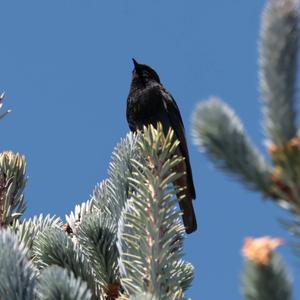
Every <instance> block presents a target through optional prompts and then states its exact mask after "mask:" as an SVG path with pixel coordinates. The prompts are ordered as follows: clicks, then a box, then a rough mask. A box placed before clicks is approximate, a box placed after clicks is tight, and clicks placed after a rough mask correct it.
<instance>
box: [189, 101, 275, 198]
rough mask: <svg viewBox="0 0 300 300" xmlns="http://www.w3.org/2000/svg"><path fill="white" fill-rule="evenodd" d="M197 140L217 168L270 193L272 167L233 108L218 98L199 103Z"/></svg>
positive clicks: (194, 121) (194, 128)
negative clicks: (247, 132) (251, 139)
mask: <svg viewBox="0 0 300 300" xmlns="http://www.w3.org/2000/svg"><path fill="white" fill-rule="evenodd" d="M192 135H193V138H194V143H195V144H196V145H198V146H199V147H200V149H201V150H204V151H205V153H206V154H207V155H208V157H209V158H210V159H211V160H212V162H213V163H214V164H215V166H216V167H217V168H220V169H222V170H225V171H227V172H229V173H230V174H232V175H234V176H235V177H236V178H238V179H240V180H241V181H242V183H243V184H244V185H245V186H246V187H248V188H250V189H252V190H257V191H261V192H263V193H264V194H266V195H270V194H271V190H270V186H271V174H272V169H271V167H270V166H269V165H268V164H267V163H266V161H265V159H264V158H263V156H262V155H261V154H260V153H259V151H258V150H257V149H256V148H255V147H254V146H253V144H252V143H251V142H250V140H249V138H248V137H247V135H246V133H245V132H244V129H243V126H242V123H241V121H240V120H239V118H238V117H237V116H236V115H235V113H234V112H233V110H232V109H231V108H230V107H229V106H228V105H226V104H225V103H224V102H222V101H221V100H219V99H217V98H211V99H209V100H208V101H206V102H204V103H201V104H199V105H198V106H197V107H196V111H195V113H194V115H193V118H192Z"/></svg>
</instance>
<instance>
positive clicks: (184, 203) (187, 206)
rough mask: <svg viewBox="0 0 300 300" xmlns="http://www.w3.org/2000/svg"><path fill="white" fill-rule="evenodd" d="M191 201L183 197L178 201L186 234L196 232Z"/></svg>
mask: <svg viewBox="0 0 300 300" xmlns="http://www.w3.org/2000/svg"><path fill="white" fill-rule="evenodd" d="M192 201H193V200H192V199H191V198H189V197H185V198H183V199H181V200H180V201H179V206H180V209H181V211H182V220H183V224H184V227H185V232H186V233H188V234H189V233H192V232H194V231H196V230H197V221H196V215H195V211H194V207H193V202H192Z"/></svg>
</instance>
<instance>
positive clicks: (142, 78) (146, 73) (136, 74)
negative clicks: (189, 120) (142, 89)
mask: <svg viewBox="0 0 300 300" xmlns="http://www.w3.org/2000/svg"><path fill="white" fill-rule="evenodd" d="M132 61H133V64H134V69H133V71H132V80H133V81H137V82H141V83H143V84H144V85H146V84H147V83H149V82H158V83H160V79H159V76H158V75H157V73H156V72H155V71H154V70H153V69H152V68H151V67H149V66H147V65H142V64H139V63H138V62H137V61H136V60H135V59H134V58H133V59H132Z"/></svg>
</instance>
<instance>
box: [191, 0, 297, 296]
mask: <svg viewBox="0 0 300 300" xmlns="http://www.w3.org/2000/svg"><path fill="white" fill-rule="evenodd" d="M297 4H298V1H297V0H268V1H267V5H266V7H265V9H264V12H263V14H262V26H261V34H260V43H259V55H260V59H259V65H260V82H259V86H260V91H261V96H262V112H263V118H262V121H263V122H262V123H263V128H264V133H265V137H266V145H267V147H268V152H269V155H270V158H271V161H272V164H269V163H268V162H267V159H265V158H264V156H263V154H261V153H260V152H259V151H258V150H257V149H256V148H255V146H254V145H253V144H252V143H251V142H250V139H249V137H248V136H247V134H246V133H245V131H244V129H243V125H242V122H241V121H240V120H239V118H238V117H237V116H236V114H235V113H234V111H233V109H231V108H230V107H229V106H228V105H227V104H225V103H224V102H223V101H221V100H219V99H217V98H212V99H209V100H208V101H205V102H203V103H201V104H198V106H197V108H196V111H195V113H194V115H193V120H192V134H193V137H194V142H195V144H196V145H198V146H199V148H200V149H201V150H202V151H204V152H205V153H206V154H207V156H208V158H209V159H210V160H211V161H212V162H213V163H214V165H215V166H216V167H218V168H220V169H222V170H224V171H226V172H228V173H230V174H233V175H234V176H235V177H236V178H238V179H239V180H240V181H241V182H242V183H243V184H244V185H245V186H246V187H247V188H250V189H252V190H256V191H259V192H261V193H262V194H263V196H264V198H266V197H267V198H269V199H272V200H273V201H275V202H276V203H277V204H279V205H280V206H281V207H282V208H284V209H286V210H288V211H290V212H291V213H292V214H293V216H294V219H295V220H294V221H293V222H292V223H289V224H288V225H286V223H287V222H285V225H286V227H287V228H289V230H291V231H292V232H293V233H294V234H297V235H298V236H300V235H299V232H300V229H299V228H300V227H299V220H300V185H299V182H300V168H299V166H300V147H299V146H300V137H299V135H298V130H297V123H296V118H297V115H296V110H295V107H296V103H295V101H296V99H295V98H296V97H295V90H296V80H297V77H296V73H297V55H298V42H299V24H298V23H299V13H298V8H297ZM296 249H299V246H296ZM243 294H244V297H245V299H249V300H250V299H251V300H268V299H281V300H285V299H291V285H290V281H289V279H288V277H287V275H286V272H285V271H284V268H283V266H282V263H281V262H279V259H278V256H277V255H275V254H274V257H273V259H272V261H271V263H270V265H268V266H263V267H262V266H258V265H255V263H253V262H248V263H247V264H246V268H245V270H244V275H243Z"/></svg>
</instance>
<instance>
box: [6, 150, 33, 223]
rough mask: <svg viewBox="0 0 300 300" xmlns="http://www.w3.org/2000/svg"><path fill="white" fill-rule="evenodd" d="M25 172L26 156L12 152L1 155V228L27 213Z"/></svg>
mask: <svg viewBox="0 0 300 300" xmlns="http://www.w3.org/2000/svg"><path fill="white" fill-rule="evenodd" d="M25 172H26V162H25V158H24V156H21V155H20V154H19V153H17V154H15V153H13V152H11V151H6V152H3V153H0V227H1V226H7V225H9V224H12V223H13V222H14V221H15V220H17V219H18V218H19V217H20V216H21V215H22V214H23V213H24V211H25V200H24V195H23V190H24V188H25V184H26V180H27V179H26V174H25Z"/></svg>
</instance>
